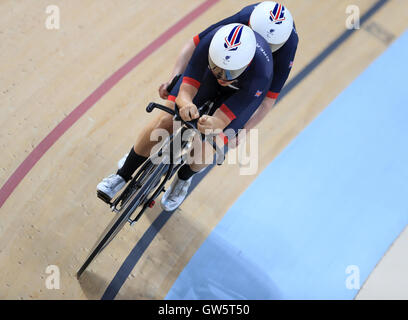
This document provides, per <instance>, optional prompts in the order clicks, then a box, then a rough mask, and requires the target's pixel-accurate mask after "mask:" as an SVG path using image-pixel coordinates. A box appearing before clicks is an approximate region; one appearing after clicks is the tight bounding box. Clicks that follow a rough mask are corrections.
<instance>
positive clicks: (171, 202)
mask: <svg viewBox="0 0 408 320" xmlns="http://www.w3.org/2000/svg"><path fill="white" fill-rule="evenodd" d="M192 180H193V177H191V178H190V179H188V180H181V179H180V178H179V177H178V175H176V177H175V178H174V180H173V182H172V183H171V185H170V187H169V188H168V189H167V190H166V192H165V193H164V195H163V197H162V199H161V201H160V205H161V207H162V209H163V210H164V211H174V210H176V209H177V208H178V207H179V206H180V205H181V203H182V202H183V201H184V199H185V198H186V196H187V192H188V188H189V187H190V184H191V181H192Z"/></svg>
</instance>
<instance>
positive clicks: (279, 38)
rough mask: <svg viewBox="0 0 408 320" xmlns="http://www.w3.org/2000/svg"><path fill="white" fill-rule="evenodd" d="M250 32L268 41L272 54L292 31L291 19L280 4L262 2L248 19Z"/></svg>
mask: <svg viewBox="0 0 408 320" xmlns="http://www.w3.org/2000/svg"><path fill="white" fill-rule="evenodd" d="M249 24H250V26H251V28H252V30H254V31H256V32H258V33H259V34H260V35H261V36H262V37H264V38H265V40H266V41H268V43H269V45H270V47H271V50H272V52H275V51H276V50H278V49H279V48H281V47H282V46H283V45H284V44H285V42H286V41H287V40H288V39H289V37H290V34H291V33H292V30H293V17H292V15H291V13H290V11H289V10H288V8H286V7H284V6H283V5H281V4H280V3H277V2H274V1H264V2H261V3H260V4H258V5H257V6H256V7H255V9H254V11H252V14H251V17H250V19H249Z"/></svg>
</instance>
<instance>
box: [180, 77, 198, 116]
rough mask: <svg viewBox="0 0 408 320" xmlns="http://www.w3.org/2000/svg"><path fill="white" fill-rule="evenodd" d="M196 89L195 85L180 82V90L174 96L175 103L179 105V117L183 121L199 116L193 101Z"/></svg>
mask: <svg viewBox="0 0 408 320" xmlns="http://www.w3.org/2000/svg"><path fill="white" fill-rule="evenodd" d="M197 91H198V89H197V88H196V87H194V86H192V85H191V84H188V83H182V84H181V86H180V91H179V94H178V95H177V98H176V104H177V105H178V107H179V113H180V117H181V119H183V120H184V121H191V120H193V119H197V118H198V117H199V116H200V115H199V113H198V110H197V107H196V106H195V104H194V103H193V99H194V97H195V95H196V94H197Z"/></svg>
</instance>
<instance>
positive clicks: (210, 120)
mask: <svg viewBox="0 0 408 320" xmlns="http://www.w3.org/2000/svg"><path fill="white" fill-rule="evenodd" d="M218 125H219V123H217V121H216V119H215V118H214V117H211V116H207V115H204V116H202V117H201V118H200V119H199V120H198V124H197V128H198V130H199V131H200V132H201V133H206V132H205V131H206V130H216V129H218Z"/></svg>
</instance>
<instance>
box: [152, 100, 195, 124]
mask: <svg viewBox="0 0 408 320" xmlns="http://www.w3.org/2000/svg"><path fill="white" fill-rule="evenodd" d="M155 108H157V109H160V110H163V111H165V112H167V113H170V114H171V115H173V116H175V115H177V113H176V111H174V110H173V109H171V108H169V107H166V106H163V105H161V104H158V103H155V102H150V103H149V105H148V106H147V107H146V111H147V112H149V113H150V112H152V111H153V110H154V109H155ZM177 120H180V121H181V123H182V124H184V125H186V126H187V127H188V128H190V129H196V130H198V129H197V126H196V125H195V124H194V123H192V122H190V121H184V120H183V119H181V117H178V118H177Z"/></svg>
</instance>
